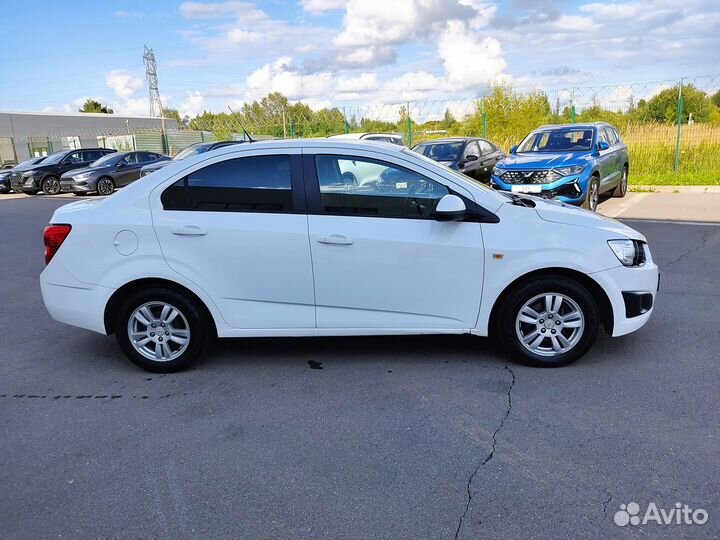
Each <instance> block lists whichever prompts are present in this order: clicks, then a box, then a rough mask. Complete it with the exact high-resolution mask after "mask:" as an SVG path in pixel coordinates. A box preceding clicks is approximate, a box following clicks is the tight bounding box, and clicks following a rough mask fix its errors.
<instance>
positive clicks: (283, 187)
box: [161, 155, 294, 213]
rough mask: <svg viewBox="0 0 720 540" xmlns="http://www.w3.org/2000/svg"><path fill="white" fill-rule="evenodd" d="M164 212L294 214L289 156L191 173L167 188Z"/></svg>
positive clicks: (235, 162) (249, 159)
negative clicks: (201, 211)
mask: <svg viewBox="0 0 720 540" xmlns="http://www.w3.org/2000/svg"><path fill="white" fill-rule="evenodd" d="M161 200H162V203H163V207H164V208H165V210H203V211H215V212H284V213H290V212H293V211H294V204H293V193H292V173H291V159H290V156H289V155H270V156H252V157H245V158H237V159H229V160H226V161H221V162H219V163H214V164H212V165H208V166H207V167H204V168H202V169H198V170H196V171H193V172H192V173H190V174H189V175H188V176H186V177H185V178H183V179H182V180H179V181H177V182H175V183H174V184H173V185H171V186H170V187H168V188H167V189H166V190H165V191H164V192H163V194H162V197H161Z"/></svg>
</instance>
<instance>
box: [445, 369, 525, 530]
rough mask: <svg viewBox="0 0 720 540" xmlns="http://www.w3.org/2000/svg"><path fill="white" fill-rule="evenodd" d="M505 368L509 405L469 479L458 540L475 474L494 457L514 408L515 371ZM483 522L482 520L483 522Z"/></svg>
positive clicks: (470, 496) (470, 498) (469, 500)
mask: <svg viewBox="0 0 720 540" xmlns="http://www.w3.org/2000/svg"><path fill="white" fill-rule="evenodd" d="M503 369H504V370H505V371H507V372H509V373H510V375H511V376H512V379H511V380H510V386H508V389H507V399H508V406H507V409H505V414H504V415H503V417H502V419H501V420H500V425H499V426H498V427H497V429H496V430H495V432H494V433H493V436H492V447H491V448H490V453H489V454H488V455H487V457H486V458H485V459H484V460H483V461H482V462H480V463H479V464H478V466H477V467H475V470H474V471H473V473H472V474H471V475H470V478H468V481H467V502H466V503H465V510H464V511H463V513H462V515H461V516H460V520H459V521H458V526H457V529H456V530H455V540H458V537H459V536H460V530H461V529H462V526H463V522H464V521H465V517H466V516H467V513H468V511H469V510H470V502H471V501H472V499H473V497H474V495H473V493H472V489H471V486H472V483H473V480H474V479H475V476H477V474H478V472H480V469H481V468H482V467H483V466H484V465H485V464H486V463H487V462H489V461H490V460H491V459H492V458H493V456H494V455H495V446H496V444H497V436H498V434H499V433H500V430H501V429H502V428H503V426H504V425H505V420H507V419H508V417H509V416H510V411H511V410H512V389H513V386H515V372H514V371H513V370H512V369H511V368H510V367H508V365H507V364H505V366H504V367H503ZM481 523H482V522H481Z"/></svg>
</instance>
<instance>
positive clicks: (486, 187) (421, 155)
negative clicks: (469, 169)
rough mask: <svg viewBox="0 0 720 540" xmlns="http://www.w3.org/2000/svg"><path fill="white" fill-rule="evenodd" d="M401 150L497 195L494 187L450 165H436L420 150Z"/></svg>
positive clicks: (458, 178)
mask: <svg viewBox="0 0 720 540" xmlns="http://www.w3.org/2000/svg"><path fill="white" fill-rule="evenodd" d="M401 152H405V153H407V154H414V155H415V156H416V157H418V158H420V159H422V160H423V161H426V162H428V163H429V164H431V165H432V166H433V167H442V168H443V172H444V173H445V174H450V175H452V176H454V177H455V178H456V179H457V180H459V181H460V182H462V183H466V184H472V185H473V187H476V188H480V189H483V190H484V191H487V192H488V193H492V194H493V195H495V196H497V193H498V192H497V191H495V190H494V189H492V188H491V187H490V186H488V185H487V184H483V183H482V182H480V181H479V180H476V179H475V178H473V177H471V176H467V175H464V174H462V173H459V172H457V171H456V170H454V169H451V168H450V167H445V166H444V165H438V164H437V162H436V161H435V160H434V159H432V158H429V157H427V156H425V155H423V154H421V153H420V152H417V151H416V150H410V149H409V148H403V149H402V150H401Z"/></svg>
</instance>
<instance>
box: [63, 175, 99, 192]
mask: <svg viewBox="0 0 720 540" xmlns="http://www.w3.org/2000/svg"><path fill="white" fill-rule="evenodd" d="M88 191H94V190H93V189H92V188H91V187H90V186H89V185H88V184H87V182H85V183H82V184H81V183H79V182H77V181H75V180H71V179H67V178H61V179H60V192H61V193H87V192H88Z"/></svg>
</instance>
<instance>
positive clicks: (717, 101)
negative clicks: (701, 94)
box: [710, 90, 720, 107]
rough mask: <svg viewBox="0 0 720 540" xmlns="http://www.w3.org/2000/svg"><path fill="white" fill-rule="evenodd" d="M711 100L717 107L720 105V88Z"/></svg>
mask: <svg viewBox="0 0 720 540" xmlns="http://www.w3.org/2000/svg"><path fill="white" fill-rule="evenodd" d="M710 101H712V102H713V103H714V104H715V106H716V107H720V90H718V91H717V92H715V93H714V94H713V95H712V97H711V98H710Z"/></svg>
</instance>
